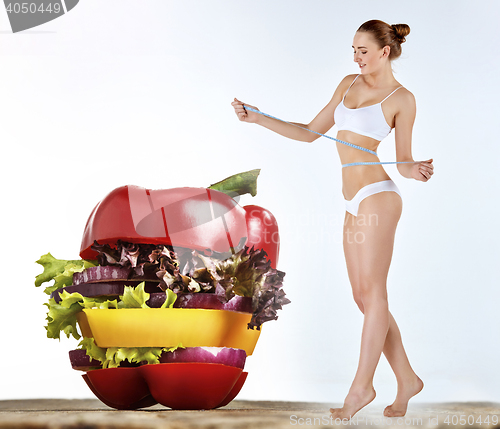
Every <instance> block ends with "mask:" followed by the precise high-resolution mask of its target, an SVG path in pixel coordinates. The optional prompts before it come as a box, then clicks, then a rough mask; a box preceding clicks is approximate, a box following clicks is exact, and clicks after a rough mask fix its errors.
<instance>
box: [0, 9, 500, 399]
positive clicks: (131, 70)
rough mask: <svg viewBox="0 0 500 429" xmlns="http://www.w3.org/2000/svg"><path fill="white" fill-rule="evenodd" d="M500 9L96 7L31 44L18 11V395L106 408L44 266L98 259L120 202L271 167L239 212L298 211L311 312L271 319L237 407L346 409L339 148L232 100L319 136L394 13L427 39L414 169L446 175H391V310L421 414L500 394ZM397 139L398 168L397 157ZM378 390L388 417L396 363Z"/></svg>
mask: <svg viewBox="0 0 500 429" xmlns="http://www.w3.org/2000/svg"><path fill="white" fill-rule="evenodd" d="M0 9H1V8H0ZM2 10H3V9H2ZM499 16H500V3H499V2H497V1H484V0H479V1H475V2H471V1H464V0H462V1H457V0H454V1H450V0H447V1H442V2H436V1H427V0H424V1H419V2H411V3H410V2H401V1H377V2H373V1H370V0H365V1H359V2H356V3H355V4H354V3H352V2H347V1H334V0H329V1H327V0H322V1H319V0H315V1H310V2H307V5H306V2H299V1H286V0H282V1H274V0H273V1H260V0H258V1H252V2H245V3H243V2H234V1H230V0H226V1H222V0H221V1H218V0H211V1H209V2H207V1H202V0H199V1H192V0H188V1H183V2H178V1H163V0H162V1H160V0H157V1H155V0H146V1H142V2H137V1H124V0H106V1H98V0H81V2H80V4H78V5H77V6H76V7H75V9H73V10H72V11H71V12H69V13H68V14H67V15H65V16H63V17H61V18H59V19H57V20H55V21H53V22H50V23H47V24H45V25H43V26H40V27H36V28H33V29H32V30H28V31H25V32H22V33H17V34H12V33H11V31H10V27H9V23H8V19H7V14H6V13H5V12H0V30H2V31H1V32H0V55H1V57H0V61H1V65H0V85H1V86H0V142H1V147H2V151H1V152H2V153H1V159H2V168H1V170H0V171H1V172H0V174H1V179H2V183H3V184H4V185H3V189H2V219H3V222H4V223H3V227H2V246H1V247H0V248H1V255H0V256H1V268H2V269H1V271H2V277H3V281H2V286H1V289H0V290H1V297H2V306H1V311H0V326H1V327H2V328H1V329H2V336H1V343H0V344H1V345H0V368H2V375H1V378H0V399H14V398H29V397H67V398H83V397H92V396H93V395H92V394H91V392H90V391H89V390H88V388H87V386H86V385H85V383H84V382H83V381H82V380H81V379H80V376H79V373H77V372H76V371H73V370H72V369H71V366H70V363H69V359H68V357H67V351H68V350H70V349H73V348H75V347H76V343H77V342H76V341H75V340H72V339H69V340H68V339H66V338H63V339H62V340H61V341H60V342H57V341H56V340H49V339H47V338H46V334H45V329H44V325H45V320H44V319H45V313H46V311H45V310H46V307H45V306H43V305H42V304H43V303H44V302H45V295H44V294H43V291H42V289H41V288H40V289H36V288H35V287H34V284H33V282H34V277H35V276H36V275H37V274H39V273H40V272H41V267H40V266H38V265H37V264H35V263H34V261H36V260H37V259H38V258H39V257H40V256H41V255H42V254H45V253H46V252H48V251H50V252H51V253H52V254H53V255H54V256H55V257H58V258H62V259H74V258H77V257H78V251H79V248H80V240H81V235H82V232H83V227H84V225H85V222H86V220H87V217H88V215H89V214H90V211H91V210H92V208H93V207H94V205H95V204H96V203H97V202H98V201H99V200H100V199H101V198H103V197H104V196H105V195H106V194H107V193H108V192H109V191H111V190H112V189H114V188H115V187H117V186H121V185H124V184H135V185H140V186H144V187H148V188H153V189H160V188H172V187H178V186H195V187H199V186H208V185H209V184H211V183H214V182H216V181H218V180H221V179H223V178H224V177H227V176H229V175H231V174H234V173H238V172H241V171H246V170H250V169H254V168H261V169H262V172H261V175H260V177H259V180H258V195H257V196H256V197H255V198H252V197H250V196H248V195H247V196H244V197H243V198H242V199H241V204H242V205H246V204H257V205H260V206H263V207H265V208H267V209H269V210H270V211H271V212H273V214H274V215H275V216H276V218H277V219H278V222H279V226H280V233H281V249H282V250H281V254H280V261H279V268H280V269H281V270H283V271H285V272H286V277H285V284H284V289H285V291H286V293H287V296H288V297H289V298H290V299H291V301H292V303H291V304H290V305H288V306H286V307H284V309H283V310H282V311H281V313H280V316H279V320H278V321H273V322H269V323H267V324H266V325H264V329H263V331H262V335H261V338H260V340H259V343H258V345H257V348H256V350H255V353H254V354H253V356H251V357H249V358H248V360H247V368H248V370H249V373H250V376H249V378H248V380H247V382H246V384H245V386H244V388H243V389H242V391H241V393H240V395H239V398H240V399H260V400H298V401H328V402H342V401H343V399H344V397H345V395H346V393H347V391H348V389H349V386H350V383H351V381H352V378H353V376H354V374H355V371H356V367H357V362H358V357H359V344H360V338H361V328H362V322H363V318H362V314H361V313H360V312H359V310H358V309H357V307H356V305H355V303H354V301H353V299H352V295H351V290H350V285H349V282H348V278H347V271H346V268H345V262H344V257H343V252H342V243H341V230H342V225H341V223H342V220H343V217H344V206H343V199H342V193H341V168H340V162H339V160H338V155H337V153H336V149H335V145H334V143H333V142H332V141H331V140H328V139H324V138H323V139H319V140H317V141H316V142H314V143H313V144H306V143H301V142H296V141H292V140H288V139H285V138H283V137H281V136H279V135H276V134H274V133H271V132H269V131H268V130H265V129H263V128H260V127H258V126H254V125H248V124H243V123H240V122H239V121H238V120H237V118H236V116H235V115H234V113H233V110H232V107H231V105H230V103H231V101H232V99H233V98H234V97H238V98H239V99H241V100H243V101H245V102H247V103H249V104H253V105H256V106H258V107H259V108H260V109H261V110H263V111H264V112H267V113H270V114H273V115H276V116H278V117H281V118H284V119H287V120H291V121H297V122H305V123H307V122H308V121H310V120H311V119H312V118H313V117H314V116H315V115H316V114H317V113H318V112H319V111H320V110H321V109H322V108H323V107H324V105H325V104H326V103H327V102H328V101H329V100H330V98H331V96H332V94H333V91H334V90H335V88H336V86H337V85H338V83H339V82H340V80H341V79H342V78H343V77H344V76H345V75H347V74H351V73H356V72H357V67H356V66H355V64H354V63H353V62H352V48H351V44H352V37H353V35H354V32H355V30H356V29H357V28H358V26H359V25H360V24H361V23H362V22H364V21H366V20H368V19H382V20H384V21H387V22H389V23H398V22H404V23H407V24H409V25H410V27H411V34H410V35H409V36H408V37H407V43H406V44H405V45H403V56H402V58H401V59H400V60H398V61H397V62H395V63H394V69H395V71H396V78H397V79H398V80H399V81H400V82H401V83H402V84H403V85H405V86H406V87H407V88H408V89H409V90H411V91H412V92H413V93H414V94H415V97H416V99H417V107H418V113H417V120H416V123H415V128H414V144H413V155H414V158H415V159H417V160H423V159H428V158H431V157H432V158H434V164H435V175H434V176H433V178H432V180H431V181H429V182H428V183H422V182H416V181H414V180H407V179H405V178H404V177H402V176H401V175H399V174H398V172H397V169H396V167H394V166H388V167H387V171H388V173H389V175H390V176H391V177H392V178H393V179H394V181H395V182H396V183H397V185H398V187H399V188H400V189H401V191H402V193H403V201H404V209H403V215H402V218H401V221H400V224H399V227H398V232H397V235H396V244H395V252H394V257H393V263H392V267H391V271H390V274H389V281H388V291H389V305H390V309H391V311H392V313H393V315H394V317H395V318H396V321H397V322H398V324H399V327H400V329H401V332H402V335H403V342H404V345H405V347H406V350H407V353H408V356H409V358H410V362H411V364H412V366H413V368H414V369H415V371H416V372H417V374H418V375H419V376H420V377H421V378H422V379H423V381H424V383H425V387H424V390H423V391H422V392H421V393H420V394H419V395H418V398H415V400H414V401H415V402H417V401H419V402H428V401H479V400H481V401H483V400H484V401H500V391H499V390H498V386H499V385H500V373H499V371H498V363H497V362H498V356H499V354H500V346H499V341H498V338H499V334H500V329H499V325H500V323H499V321H498V316H496V315H495V313H498V302H499V299H500V291H499V288H498V285H499V281H498V261H499V256H500V255H499V253H500V252H499V246H498V237H499V236H498V232H499V231H498V221H497V214H498V209H499V205H498V202H497V196H498V190H499V175H498V160H499V159H500V150H499V147H500V146H499V144H498V143H497V128H498V127H497V124H498V118H497V116H498V115H497V112H498V108H497V104H498V98H499V95H500V94H499V90H498V88H499V87H498V72H499V70H498V69H499V67H498V66H499V60H498V58H499V56H498V54H497V52H496V47H495V43H496V42H497V39H498V37H497V36H498V22H497V21H498V17H499ZM335 133H336V129H335V128H333V129H332V130H330V132H329V134H330V135H333V136H334V135H335ZM393 138H394V137H393V136H390V137H389V138H387V139H386V140H385V141H384V142H383V144H382V145H381V149H380V150H379V153H380V157H381V159H382V160H387V161H391V160H394V159H395V150H394V140H393ZM375 390H376V391H377V398H376V399H375V402H376V403H378V402H379V403H381V404H388V403H391V402H392V400H393V399H394V396H395V394H396V380H395V377H394V375H393V373H392V371H391V369H390V366H389V365H388V363H387V361H386V360H385V357H384V356H382V357H381V360H380V364H379V367H378V369H377V372H376V375H375Z"/></svg>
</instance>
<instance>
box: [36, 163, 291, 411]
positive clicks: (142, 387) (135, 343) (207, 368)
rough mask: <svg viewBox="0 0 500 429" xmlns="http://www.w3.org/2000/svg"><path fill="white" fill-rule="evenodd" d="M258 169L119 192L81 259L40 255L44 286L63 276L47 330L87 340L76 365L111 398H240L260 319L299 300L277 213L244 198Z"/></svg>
mask: <svg viewBox="0 0 500 429" xmlns="http://www.w3.org/2000/svg"><path fill="white" fill-rule="evenodd" d="M259 171H260V170H253V171H250V172H246V173H242V174H239V175H235V176H231V177H230V178H228V179H225V180H223V181H221V182H218V183H216V184H214V185H211V186H210V187H209V188H206V189H205V188H174V189H162V190H149V189H145V188H141V187H138V186H132V185H128V186H122V187H120V188H117V189H115V190H113V191H112V192H110V193H109V194H108V195H107V196H106V197H105V198H104V199H103V200H102V201H101V202H99V203H98V204H97V206H96V207H95V208H94V210H93V211H92V213H91V215H90V217H89V219H88V221H87V224H86V226H85V230H84V234H83V239H82V244H81V249H80V257H81V258H82V259H80V260H72V261H68V260H59V259H55V258H54V257H52V255H51V254H50V253H48V254H46V255H44V256H42V257H41V258H40V260H39V261H37V262H38V263H39V264H41V265H42V266H43V267H44V272H43V273H42V274H40V275H39V276H37V278H36V281H35V285H36V286H40V285H42V284H43V283H45V282H48V281H50V280H54V284H53V285H51V286H49V287H47V288H46V289H45V292H46V293H47V294H49V295H50V299H49V302H48V303H47V304H46V305H47V306H48V308H49V310H48V314H47V322H48V323H47V326H46V329H47V336H48V337H49V338H60V333H61V332H63V333H64V334H66V336H67V337H68V338H69V337H70V336H73V337H74V338H75V339H81V341H80V343H79V348H78V349H77V350H73V351H71V352H70V353H69V354H70V361H71V364H72V366H73V368H74V369H77V370H83V371H85V374H84V375H83V378H84V379H85V381H86V382H87V384H88V386H89V387H90V389H91V390H92V391H93V392H94V394H95V395H96V396H97V397H98V398H99V399H101V401H103V402H104V403H105V404H107V405H109V406H111V407H113V408H117V409H136V408H142V407H147V406H151V405H154V404H156V403H160V404H163V405H165V406H168V407H170V408H174V409H211V408H217V407H221V406H223V405H226V404H227V403H229V402H230V401H231V400H232V399H233V398H234V397H235V396H236V395H237V394H238V392H239V390H240V389H241V387H242V385H243V383H244V381H245V379H246V376H247V373H246V372H244V371H243V369H244V364H245V359H246V356H247V355H250V354H252V352H253V350H254V347H255V344H256V342H257V339H258V337H259V334H260V328H261V325H262V324H263V323H264V322H266V321H269V320H274V319H277V315H276V312H277V310H279V309H281V308H282V305H284V304H287V303H289V302H290V301H289V300H288V299H287V298H286V297H285V293H284V291H283V289H282V281H283V277H284V275H285V273H283V272H282V271H279V270H277V269H276V265H277V260H278V252H279V234H278V227H277V223H276V220H275V218H274V216H273V215H272V214H271V213H270V212H269V211H267V210H265V209H263V208H261V207H258V206H253V205H252V206H245V207H241V206H240V205H238V203H237V201H236V200H235V198H233V197H235V196H237V195H241V194H243V193H246V192H249V193H251V194H252V196H254V195H255V194H256V178H257V176H258V174H259ZM77 326H78V327H77ZM78 328H79V329H78ZM82 337H83V338H82Z"/></svg>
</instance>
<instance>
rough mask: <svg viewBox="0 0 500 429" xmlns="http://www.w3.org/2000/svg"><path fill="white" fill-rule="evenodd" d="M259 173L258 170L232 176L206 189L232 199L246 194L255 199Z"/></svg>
mask: <svg viewBox="0 0 500 429" xmlns="http://www.w3.org/2000/svg"><path fill="white" fill-rule="evenodd" d="M259 173H260V168H259V169H256V170H250V171H245V172H243V173H238V174H234V175H232V176H229V177H226V178H225V179H224V180H221V181H220V182H217V183H214V184H212V185H210V186H209V187H208V189H214V190H215V191H220V192H224V193H225V194H227V195H229V196H230V197H232V198H234V197H236V196H238V195H244V194H247V193H248V194H250V195H251V196H252V197H255V195H257V177H258V176H259Z"/></svg>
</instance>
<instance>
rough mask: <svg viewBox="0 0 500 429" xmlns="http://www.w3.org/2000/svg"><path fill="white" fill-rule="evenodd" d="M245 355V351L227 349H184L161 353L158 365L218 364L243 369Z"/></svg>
mask: <svg viewBox="0 0 500 429" xmlns="http://www.w3.org/2000/svg"><path fill="white" fill-rule="evenodd" d="M246 357H247V354H246V352H245V350H241V349H232V348H228V347H186V348H185V349H181V348H179V349H177V350H174V351H173V352H163V353H162V355H161V356H160V363H179V362H182V363H193V362H200V363H219V364H222V365H227V366H234V367H236V368H240V369H243V368H244V366H245V360H246Z"/></svg>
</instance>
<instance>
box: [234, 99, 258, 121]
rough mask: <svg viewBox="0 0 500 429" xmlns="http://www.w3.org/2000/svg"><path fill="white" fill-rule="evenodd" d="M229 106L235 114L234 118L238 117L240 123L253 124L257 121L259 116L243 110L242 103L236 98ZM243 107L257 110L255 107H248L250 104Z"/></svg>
mask: <svg viewBox="0 0 500 429" xmlns="http://www.w3.org/2000/svg"><path fill="white" fill-rule="evenodd" d="M231 106H233V107H234V112H235V113H236V116H238V119H239V120H240V121H243V122H248V123H251V124H255V123H256V122H257V120H258V119H259V116H260V115H259V114H258V113H255V112H252V111H250V110H245V108H244V107H243V102H242V101H240V100H238V99H237V98H235V99H234V101H233V102H232V103H231ZM245 106H248V107H251V108H252V109H255V110H259V109H258V108H257V107H254V106H250V104H246V103H245Z"/></svg>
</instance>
